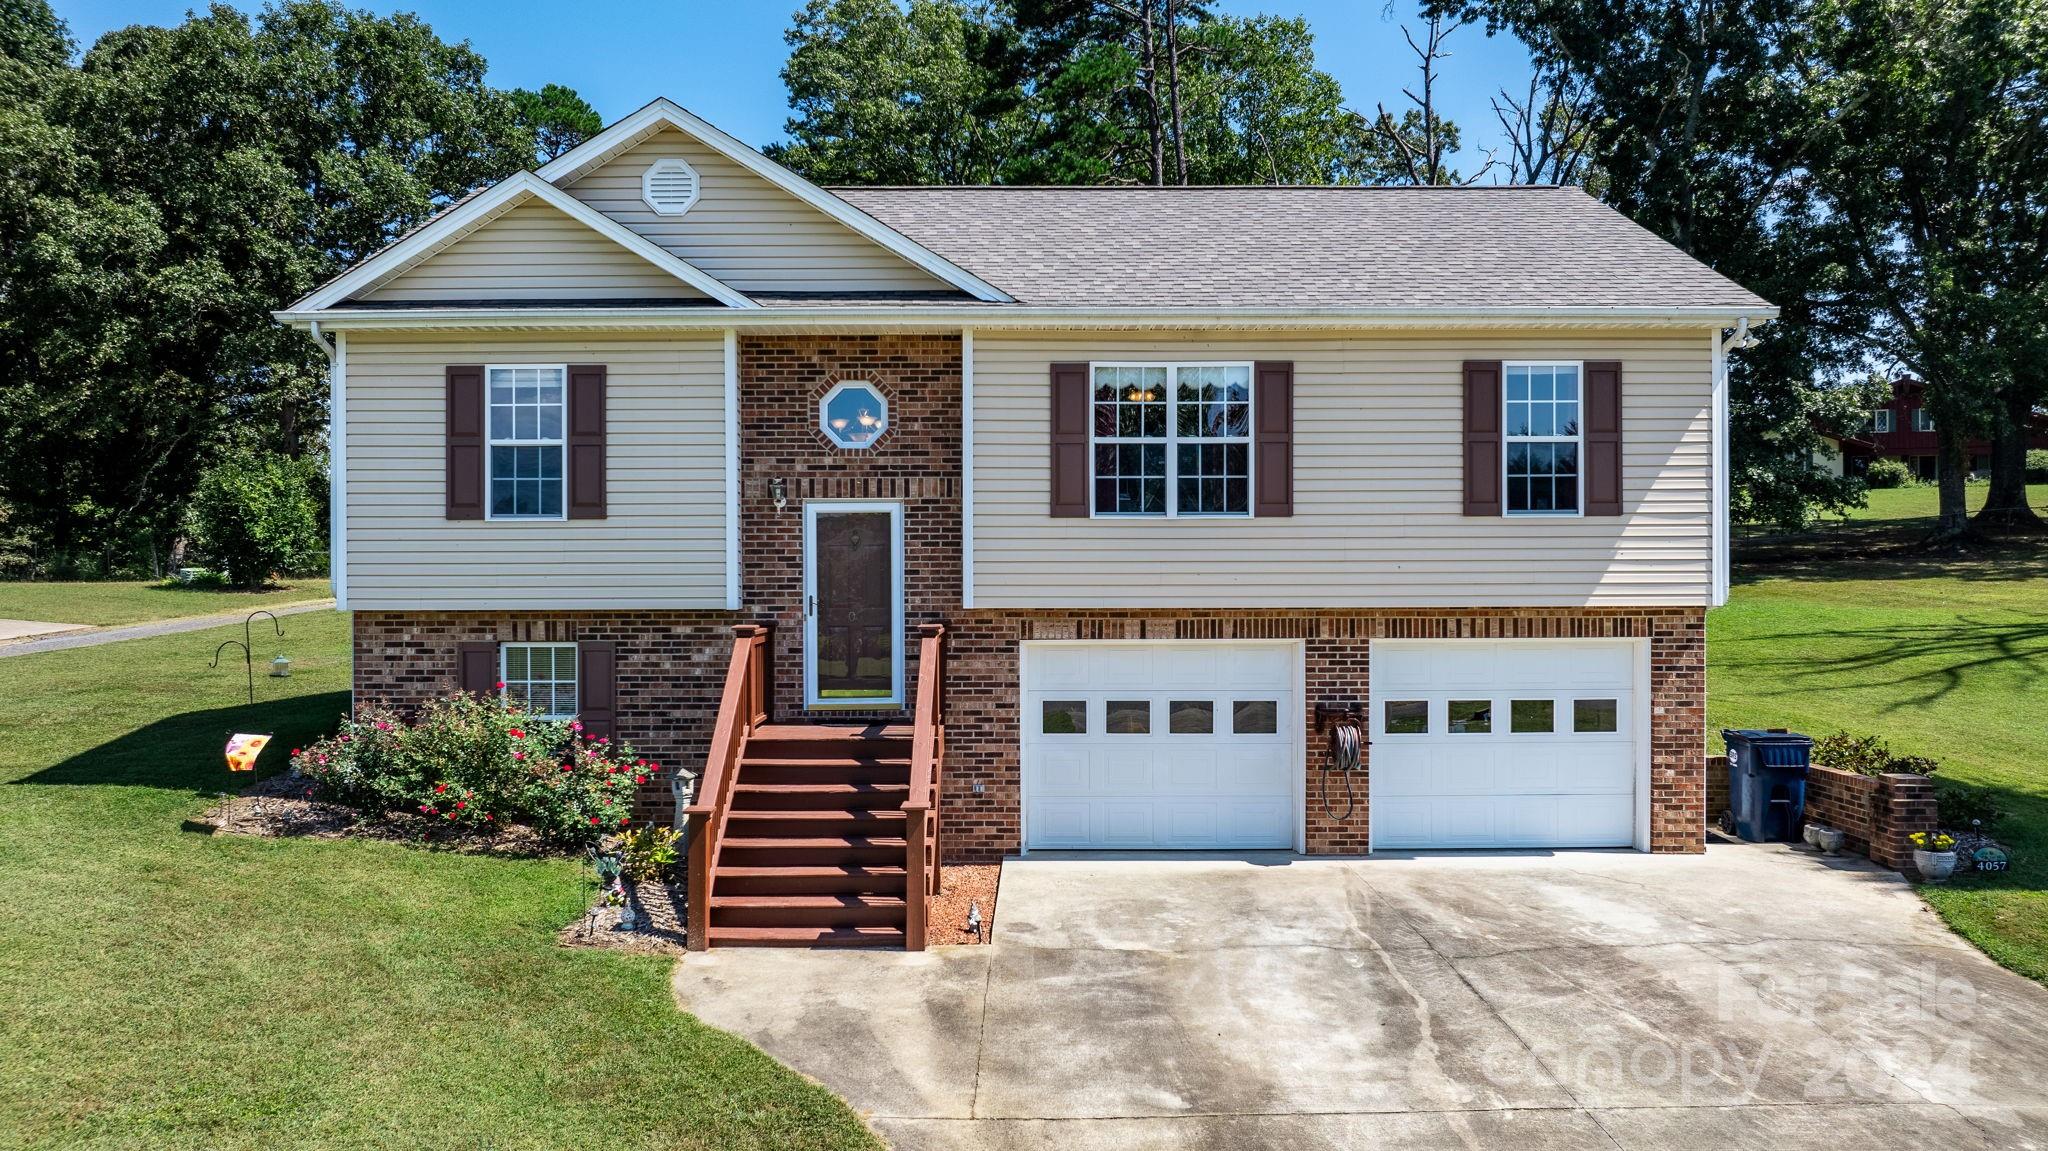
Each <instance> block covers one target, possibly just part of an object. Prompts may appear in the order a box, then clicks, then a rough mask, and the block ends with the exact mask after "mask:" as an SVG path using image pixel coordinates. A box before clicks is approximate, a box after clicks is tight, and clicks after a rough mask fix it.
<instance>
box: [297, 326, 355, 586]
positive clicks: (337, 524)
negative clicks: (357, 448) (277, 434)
mask: <svg viewBox="0 0 2048 1151" xmlns="http://www.w3.org/2000/svg"><path fill="white" fill-rule="evenodd" d="M306 326H307V329H308V330H309V331H311V332H312V334H313V341H314V342H315V343H317V344H319V345H320V350H321V351H322V352H325V353H326V354H327V504H328V508H327V578H328V582H329V583H330V584H332V585H333V588H334V609H335V610H336V611H347V610H348V399H347V390H348V333H347V332H345V331H343V332H335V333H333V334H332V335H329V334H328V333H326V332H323V331H322V330H321V329H320V321H318V320H312V321H309V322H308V323H307V325H306Z"/></svg>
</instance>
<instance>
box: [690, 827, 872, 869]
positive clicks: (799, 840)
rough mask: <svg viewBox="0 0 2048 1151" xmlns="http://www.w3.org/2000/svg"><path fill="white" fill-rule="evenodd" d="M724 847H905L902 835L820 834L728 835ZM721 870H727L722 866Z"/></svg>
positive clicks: (758, 848) (748, 848)
mask: <svg viewBox="0 0 2048 1151" xmlns="http://www.w3.org/2000/svg"><path fill="white" fill-rule="evenodd" d="M720 846H721V847H722V848H744V849H746V850H749V851H759V850H766V849H771V848H790V847H795V848H831V847H903V846H905V844H904V842H903V837H902V836H900V835H818V836H782V835H777V836H751V835H728V836H726V837H725V841H724V842H723V843H722V844H720ZM719 870H721V871H723V870H726V869H725V868H723V867H721V868H720V869H719Z"/></svg>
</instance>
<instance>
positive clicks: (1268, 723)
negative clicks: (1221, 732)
mask: <svg viewBox="0 0 2048 1151" xmlns="http://www.w3.org/2000/svg"><path fill="white" fill-rule="evenodd" d="M1279 730H1280V704H1279V702H1278V701H1276V700H1270V699H1241V700H1238V701H1237V703H1236V704H1235V705H1233V706H1232V707H1231V709H1230V733H1231V734H1232V735H1272V734H1274V733H1276V732H1278V731H1279Z"/></svg>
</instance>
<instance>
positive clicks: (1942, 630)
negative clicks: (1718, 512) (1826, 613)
mask: <svg viewBox="0 0 2048 1151" xmlns="http://www.w3.org/2000/svg"><path fill="white" fill-rule="evenodd" d="M1723 642H1724V644H1725V645H1726V646H1727V647H1736V646H1741V645H1756V644H1763V645H1767V646H1768V647H1783V648H1784V649H1785V650H1786V652H1787V654H1785V655H1783V656H1771V655H1755V656H1751V657H1748V658H1742V657H1737V658H1736V660H1735V661H1734V662H1740V663H1742V664H1743V665H1745V666H1747V667H1751V668H1757V669H1761V670H1764V671H1766V672H1769V673H1771V674H1772V675H1773V676H1775V677H1776V678H1777V680H1778V681H1779V682H1780V683H1781V684H1782V685H1783V686H1782V687H1781V688H1780V689H1779V690H1776V691H1767V692H1765V694H1769V695H1794V694H1804V693H1807V692H1811V691H1815V690H1822V689H1824V688H1825V687H1830V686H1840V685H1839V684H1838V683H1837V681H1840V680H1843V679H1847V680H1850V681H1851V682H1852V684H1853V686H1855V687H1858V688H1872V687H1891V688H1899V689H1902V690H1904V691H1906V692H1908V693H1917V694H1907V695H1904V696H1901V697H1900V698H1897V699H1894V700H1892V701H1891V702H1890V703H1887V704H1885V705H1883V706H1882V707H1881V708H1879V710H1880V711H1883V712H1893V711H1897V710H1899V709H1901V708H1906V707H1920V706H1925V705H1927V704H1931V703H1934V702H1936V701H1937V700H1939V699H1941V698H1942V697H1943V696H1945V695H1947V694H1949V693H1950V692H1952V691H1955V690H1957V689H1959V688H1961V687H1963V686H1964V683H1965V681H1966V680H1968V679H1969V677H1970V676H1971V675H1972V674H1974V673H1978V672H1982V671H1984V670H1987V669H1989V668H1993V667H1996V668H1998V669H1999V670H2000V671H2002V672H2005V673H2008V674H2012V675H2016V676H2017V677H2018V681H2019V687H2020V688H2021V690H2027V689H2030V688H2034V687H2037V686H2039V685H2041V684H2042V683H2043V682H2044V681H2048V618H2043V619H2041V620H2038V621H2036V620H2027V621H2023V622H1999V623H1987V622H1984V621H1982V620H1976V619H1971V618H1970V617H1968V616H1958V617H1957V618H1956V622H1955V623H1953V624H1914V625H1900V626H1894V627H1873V628H1857V629H1849V630H1840V629H1831V630H1828V631H1809V632H1784V633H1779V634H1775V635H1769V636H1758V637H1755V638H1753V639H1741V640H1727V641H1723ZM1858 642H1860V643H1862V644H1864V645H1867V646H1865V647H1864V648H1863V649H1862V650H1859V651H1855V652H1851V653H1848V654H1832V655H1828V656H1826V657H1823V658H1819V659H1816V658H1814V657H1813V656H1812V655H1809V654H1803V652H1804V651H1805V650H1806V649H1807V646H1808V644H1810V643H1815V644H1827V645H1837V644H1842V643H1858ZM1723 658H1724V659H1725V658H1727V657H1726V656H1724V657H1723ZM1873 673H1874V674H1873Z"/></svg>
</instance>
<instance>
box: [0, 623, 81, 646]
mask: <svg viewBox="0 0 2048 1151" xmlns="http://www.w3.org/2000/svg"><path fill="white" fill-rule="evenodd" d="M91 626H92V625H91V624H89V623H50V622H49V621H47V620H39V619H0V643H8V642H10V641H12V640H17V639H28V638H30V637H31V636H38V635H54V634H55V633H57V632H60V631H81V630H83V629H85V628H89V627H91Z"/></svg>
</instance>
